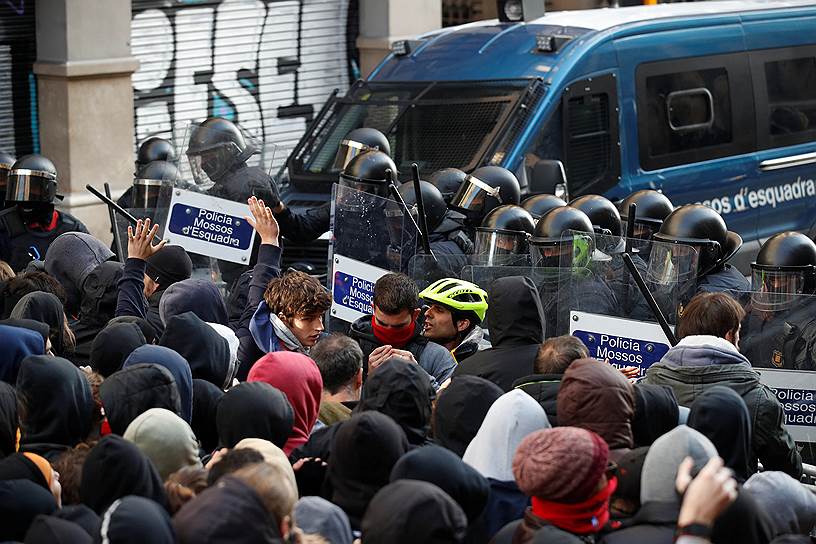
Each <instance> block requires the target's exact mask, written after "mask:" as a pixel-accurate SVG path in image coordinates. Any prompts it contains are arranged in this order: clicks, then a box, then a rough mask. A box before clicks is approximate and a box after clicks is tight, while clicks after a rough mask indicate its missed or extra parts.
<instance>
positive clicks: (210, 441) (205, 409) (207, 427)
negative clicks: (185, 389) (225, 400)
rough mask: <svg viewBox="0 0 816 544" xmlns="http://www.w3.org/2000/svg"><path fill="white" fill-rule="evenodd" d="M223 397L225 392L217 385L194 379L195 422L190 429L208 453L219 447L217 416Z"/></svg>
mask: <svg viewBox="0 0 816 544" xmlns="http://www.w3.org/2000/svg"><path fill="white" fill-rule="evenodd" d="M223 396H224V391H222V390H221V389H219V388H218V387H216V386H215V385H213V384H211V383H210V382H208V381H205V380H197V379H195V378H193V420H192V421H191V422H190V427H191V428H192V429H193V434H195V436H196V438H198V441H199V442H200V443H201V448H202V449H203V450H204V451H205V452H207V453H211V452H213V451H215V449H216V448H217V447H218V426H217V424H216V416H217V414H218V403H219V402H220V401H221V397H223Z"/></svg>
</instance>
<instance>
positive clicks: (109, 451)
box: [79, 434, 167, 526]
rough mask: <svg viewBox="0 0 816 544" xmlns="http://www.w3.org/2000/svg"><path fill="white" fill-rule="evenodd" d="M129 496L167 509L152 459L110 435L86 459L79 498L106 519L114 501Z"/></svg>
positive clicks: (118, 437) (133, 445)
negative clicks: (153, 502) (136, 496)
mask: <svg viewBox="0 0 816 544" xmlns="http://www.w3.org/2000/svg"><path fill="white" fill-rule="evenodd" d="M127 495H138V496H140V497H145V498H148V499H151V500H154V501H156V502H157V503H159V504H160V505H162V506H163V507H164V508H167V495H165V492H164V484H163V483H162V481H161V478H160V477H159V473H158V471H157V470H156V467H155V466H153V463H152V462H151V461H150V459H148V458H147V457H146V456H145V455H144V454H143V453H142V452H141V451H139V448H137V447H136V445H135V444H132V443H130V442H128V441H127V440H125V439H124V438H122V437H121V436H116V435H115V434H110V435H108V436H106V437H104V438H103V439H102V440H100V441H99V442H97V443H96V445H95V446H94V447H93V448H92V449H91V452H90V453H89V454H88V457H87V458H86V459H85V463H84V464H83V465H82V479H81V481H80V484H79V496H80V498H81V499H82V503H83V504H85V505H86V506H88V507H89V508H91V510H93V511H94V512H96V513H97V514H99V515H102V514H103V513H104V512H105V510H107V509H108V507H109V506H110V505H111V504H113V502H114V501H116V500H117V499H121V498H122V497H125V496H127ZM102 525H103V526H104V525H105V523H104V521H103V523H102Z"/></svg>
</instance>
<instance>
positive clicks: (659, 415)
mask: <svg viewBox="0 0 816 544" xmlns="http://www.w3.org/2000/svg"><path fill="white" fill-rule="evenodd" d="M679 419H680V408H679V406H678V405H677V397H675V396H674V391H673V390H672V388H671V387H669V386H667V385H650V384H646V383H636V384H635V415H634V417H633V418H632V436H633V437H634V441H635V448H640V447H644V446H651V445H652V443H654V441H655V440H657V439H658V438H660V437H661V436H663V435H664V434H666V433H667V432H669V431H670V430H672V429H674V428H675V427H677V425H678V423H679Z"/></svg>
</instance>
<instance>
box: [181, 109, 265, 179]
mask: <svg viewBox="0 0 816 544" xmlns="http://www.w3.org/2000/svg"><path fill="white" fill-rule="evenodd" d="M252 151H253V150H252V149H251V148H250V147H249V146H247V143H246V140H245V139H244V134H243V133H242V132H241V129H240V128H238V126H236V125H235V123H233V122H232V121H228V120H227V119H222V118H220V117H210V118H209V119H207V120H206V121H204V122H203V123H201V124H200V125H196V126H195V127H194V128H193V130H192V133H191V135H190V141H189V142H188V144H187V152H186V153H187V158H188V159H189V161H190V168H191V170H192V173H193V177H194V178H195V180H196V183H198V184H199V185H203V184H205V183H207V182H215V181H218V180H219V179H221V178H222V177H223V176H224V174H226V173H227V171H228V170H229V169H230V168H232V166H233V165H234V164H235V163H236V162H238V161H239V160H240V158H241V156H242V155H244V154H245V153H247V152H249V153H250V154H251V152H252Z"/></svg>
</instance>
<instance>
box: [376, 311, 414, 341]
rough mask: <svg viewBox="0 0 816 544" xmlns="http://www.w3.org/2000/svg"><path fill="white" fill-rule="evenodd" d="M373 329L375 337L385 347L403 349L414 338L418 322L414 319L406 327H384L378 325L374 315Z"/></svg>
mask: <svg viewBox="0 0 816 544" xmlns="http://www.w3.org/2000/svg"><path fill="white" fill-rule="evenodd" d="M371 328H372V329H373V331H374V337H375V338H376V339H377V340H379V341H380V342H381V343H382V344H383V345H389V346H393V347H395V348H397V349H402V348H404V347H405V346H406V345H407V344H408V342H410V340H411V338H413V337H414V330H415V329H416V320H413V319H412V320H411V322H410V323H409V324H407V325H405V326H404V327H396V328H395V327H383V326H382V325H380V324H379V323H377V319H376V318H375V317H374V316H373V315H372V316H371Z"/></svg>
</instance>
